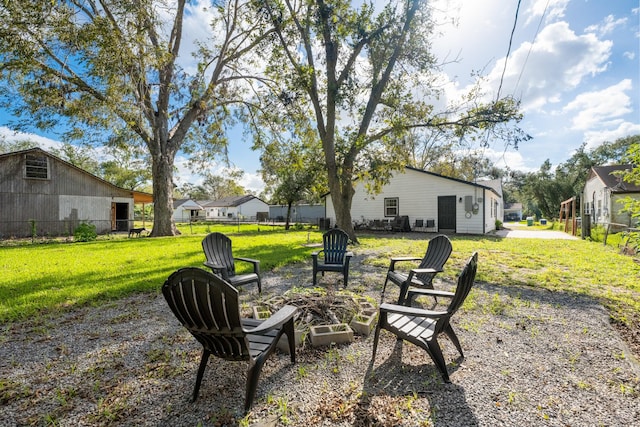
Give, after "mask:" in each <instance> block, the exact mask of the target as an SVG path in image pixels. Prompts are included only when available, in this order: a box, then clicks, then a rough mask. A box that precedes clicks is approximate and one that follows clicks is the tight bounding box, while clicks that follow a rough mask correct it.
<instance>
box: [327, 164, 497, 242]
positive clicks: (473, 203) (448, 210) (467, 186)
mask: <svg viewBox="0 0 640 427" xmlns="http://www.w3.org/2000/svg"><path fill="white" fill-rule="evenodd" d="M365 184H366V183H365V182H357V183H356V185H355V194H354V196H353V200H352V204H351V218H352V220H353V221H354V222H355V223H356V224H371V223H373V224H376V223H382V224H384V223H385V222H386V223H387V224H389V227H388V228H389V229H391V228H392V227H391V222H392V221H393V220H394V219H395V218H396V217H398V216H407V217H408V218H409V224H410V226H411V228H412V229H413V230H416V229H417V230H425V231H434V232H436V231H437V232H441V233H466V234H484V233H488V232H491V231H493V230H495V228H496V225H495V224H496V219H499V220H502V218H503V204H502V184H501V182H500V180H492V181H483V182H477V183H474V182H468V181H464V180H461V179H456V178H450V177H446V176H443V175H439V174H436V173H433V172H427V171H424V170H421V169H416V168H412V167H405V168H404V170H402V171H399V172H396V173H394V174H393V175H392V177H391V178H390V179H389V182H388V183H387V184H386V185H384V186H383V187H382V190H381V192H380V193H379V194H375V195H372V194H369V193H368V192H367V190H366V185H365ZM326 217H327V218H329V219H330V221H331V223H332V224H335V221H336V215H335V210H334V207H333V202H332V199H331V194H328V195H327V196H326Z"/></svg>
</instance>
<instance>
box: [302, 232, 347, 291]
mask: <svg viewBox="0 0 640 427" xmlns="http://www.w3.org/2000/svg"><path fill="white" fill-rule="evenodd" d="M348 243H349V235H348V234H347V233H345V232H344V231H343V230H340V229H339V228H334V229H331V230H329V231H327V232H326V233H324V234H323V235H322V245H323V248H324V249H322V250H321V251H318V252H313V253H312V254H311V258H312V259H313V285H314V286H315V285H316V283H317V280H316V275H317V274H318V272H320V273H322V275H323V276H324V272H325V271H333V272H337V273H342V275H343V278H344V287H345V288H346V287H347V281H348V280H349V261H350V260H351V257H352V256H353V253H351V252H347V244H348ZM321 254H322V257H320V255H321ZM320 258H322V259H320Z"/></svg>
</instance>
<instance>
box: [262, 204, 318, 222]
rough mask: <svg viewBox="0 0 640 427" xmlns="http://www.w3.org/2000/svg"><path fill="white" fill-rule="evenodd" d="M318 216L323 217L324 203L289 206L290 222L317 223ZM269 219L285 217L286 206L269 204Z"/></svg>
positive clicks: (282, 218) (277, 219)
mask: <svg viewBox="0 0 640 427" xmlns="http://www.w3.org/2000/svg"><path fill="white" fill-rule="evenodd" d="M320 218H324V205H321V204H318V205H313V204H299V205H293V206H291V222H305V223H311V224H317V223H318V220H319V219H320ZM269 219H271V220H274V221H284V220H285V219H287V206H286V205H270V206H269Z"/></svg>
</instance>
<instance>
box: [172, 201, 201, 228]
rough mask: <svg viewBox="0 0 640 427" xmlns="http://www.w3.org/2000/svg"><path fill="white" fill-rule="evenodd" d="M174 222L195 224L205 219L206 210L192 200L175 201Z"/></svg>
mask: <svg viewBox="0 0 640 427" xmlns="http://www.w3.org/2000/svg"><path fill="white" fill-rule="evenodd" d="M171 218H173V222H177V223H179V222H194V221H197V220H198V219H204V208H203V207H202V205H200V204H199V203H198V202H195V201H193V200H191V199H175V200H174V201H173V215H172V216H171Z"/></svg>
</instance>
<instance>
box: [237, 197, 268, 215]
mask: <svg viewBox="0 0 640 427" xmlns="http://www.w3.org/2000/svg"><path fill="white" fill-rule="evenodd" d="M232 209H233V210H232ZM228 212H233V213H234V215H233V216H234V217H236V216H242V217H244V218H247V219H255V217H256V215H257V213H258V212H269V205H268V204H266V203H265V202H263V201H262V200H260V199H258V198H255V199H251V200H249V201H248V202H245V203H243V204H241V205H240V206H237V207H234V208H229V211H228Z"/></svg>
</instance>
